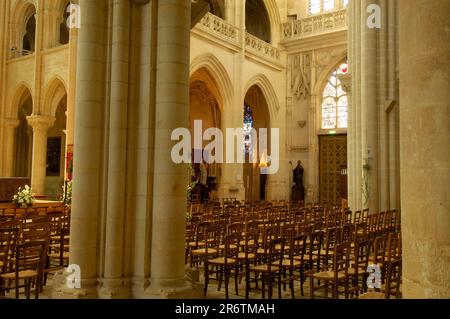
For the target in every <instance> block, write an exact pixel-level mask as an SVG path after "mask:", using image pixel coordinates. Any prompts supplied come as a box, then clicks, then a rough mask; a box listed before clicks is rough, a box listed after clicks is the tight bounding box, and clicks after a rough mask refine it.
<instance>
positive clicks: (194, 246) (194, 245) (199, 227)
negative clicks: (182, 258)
mask: <svg viewBox="0 0 450 319" xmlns="http://www.w3.org/2000/svg"><path fill="white" fill-rule="evenodd" d="M208 227H211V223H210V222H199V223H197V224H194V227H193V229H192V235H193V237H189V238H188V240H189V242H188V243H187V246H186V254H188V255H189V259H190V266H191V267H194V264H195V266H198V260H196V255H194V254H193V251H194V250H196V251H198V250H199V249H202V248H204V247H205V243H206V239H205V237H204V236H205V230H206V229H207V228H208Z"/></svg>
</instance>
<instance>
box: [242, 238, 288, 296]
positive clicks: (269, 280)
mask: <svg viewBox="0 0 450 319" xmlns="http://www.w3.org/2000/svg"><path fill="white" fill-rule="evenodd" d="M285 242H286V239H285V238H278V239H274V240H271V241H270V243H269V253H268V255H267V259H266V263H264V264H260V265H258V266H251V267H250V268H249V272H248V273H247V276H246V294H245V295H246V299H248V298H249V292H250V289H251V287H250V277H251V273H252V272H253V273H254V274H255V278H256V280H257V278H258V277H259V276H260V275H261V284H262V288H261V291H262V298H263V299H265V292H266V285H267V291H268V298H269V299H272V293H273V286H274V283H277V284H278V297H279V298H280V299H281V269H282V264H283V259H284V245H285ZM279 247H281V249H279ZM277 248H278V249H277Z"/></svg>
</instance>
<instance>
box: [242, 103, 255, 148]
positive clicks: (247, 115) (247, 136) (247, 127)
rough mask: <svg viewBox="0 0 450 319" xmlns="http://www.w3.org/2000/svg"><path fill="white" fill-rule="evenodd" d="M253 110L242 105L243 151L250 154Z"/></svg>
mask: <svg viewBox="0 0 450 319" xmlns="http://www.w3.org/2000/svg"><path fill="white" fill-rule="evenodd" d="M252 129H253V111H252V108H251V107H250V106H248V105H244V147H245V153H247V154H250V152H251V145H252V134H251V133H252Z"/></svg>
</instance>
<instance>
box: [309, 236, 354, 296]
mask: <svg viewBox="0 0 450 319" xmlns="http://www.w3.org/2000/svg"><path fill="white" fill-rule="evenodd" d="M349 266H350V246H349V245H336V246H335V248H334V254H333V265H332V267H330V269H328V270H324V271H321V272H318V273H315V274H313V275H312V276H310V292H311V293H310V298H311V299H314V297H315V291H316V290H319V289H324V292H325V294H324V297H325V299H327V298H328V291H329V289H330V288H331V291H332V295H333V297H334V298H335V299H339V294H341V293H342V292H341V291H339V287H340V286H341V284H344V291H343V294H344V295H345V298H346V299H347V298H348V292H349V290H348V269H349ZM316 280H317V281H319V286H318V287H316V286H315V281H316ZM320 283H323V284H320Z"/></svg>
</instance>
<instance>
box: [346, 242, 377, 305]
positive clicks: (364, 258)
mask: <svg viewBox="0 0 450 319" xmlns="http://www.w3.org/2000/svg"><path fill="white" fill-rule="evenodd" d="M371 245H372V244H371V242H370V241H369V240H364V241H356V242H355V248H354V253H353V254H352V255H351V256H350V258H351V262H350V269H349V270H348V276H349V285H350V287H349V293H350V294H351V295H352V296H354V295H356V297H357V296H358V295H359V294H360V293H362V292H365V291H366V279H367V275H368V273H367V268H368V266H369V256H370V249H371Z"/></svg>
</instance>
